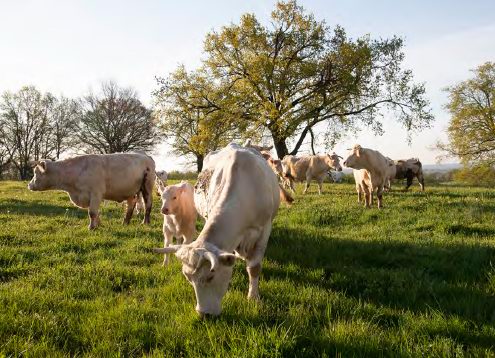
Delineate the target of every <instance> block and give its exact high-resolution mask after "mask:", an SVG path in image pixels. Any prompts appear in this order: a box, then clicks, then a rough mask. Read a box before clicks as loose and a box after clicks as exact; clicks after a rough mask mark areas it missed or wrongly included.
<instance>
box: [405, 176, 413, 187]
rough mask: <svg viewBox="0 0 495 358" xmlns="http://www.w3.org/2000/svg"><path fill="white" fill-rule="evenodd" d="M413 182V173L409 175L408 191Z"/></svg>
mask: <svg viewBox="0 0 495 358" xmlns="http://www.w3.org/2000/svg"><path fill="white" fill-rule="evenodd" d="M412 182H413V176H412V175H408V176H407V184H406V191H408V190H409V187H410V186H411V185H412Z"/></svg>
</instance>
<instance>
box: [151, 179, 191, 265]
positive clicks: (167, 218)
mask: <svg viewBox="0 0 495 358" xmlns="http://www.w3.org/2000/svg"><path fill="white" fill-rule="evenodd" d="M158 191H159V193H160V196H161V199H162V208H161V212H162V214H163V247H168V246H169V244H171V243H172V239H173V238H174V237H175V239H176V240H177V243H178V244H190V243H191V242H193V240H194V236H195V235H196V218H197V217H198V213H197V211H196V208H195V206H194V188H193V186H192V185H191V184H189V183H188V182H185V181H182V182H181V183H180V184H175V185H169V186H167V187H166V186H164V185H163V184H162V183H161V182H160V183H159V184H158ZM169 256H170V254H165V255H164V258H163V265H167V264H168V262H169Z"/></svg>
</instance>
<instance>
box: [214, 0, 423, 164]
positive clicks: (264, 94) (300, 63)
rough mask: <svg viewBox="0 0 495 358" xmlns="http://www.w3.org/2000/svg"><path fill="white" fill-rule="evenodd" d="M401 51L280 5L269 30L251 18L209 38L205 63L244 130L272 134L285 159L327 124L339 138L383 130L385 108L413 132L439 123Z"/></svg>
mask: <svg viewBox="0 0 495 358" xmlns="http://www.w3.org/2000/svg"><path fill="white" fill-rule="evenodd" d="M402 48H403V41H402V40H401V39H400V38H396V37H393V38H391V39H385V40H381V39H380V40H375V39H371V38H370V37H369V36H363V37H360V38H357V39H351V38H349V37H348V36H347V35H346V33H345V31H344V29H343V28H341V27H336V28H334V29H333V31H331V30H330V28H329V27H328V26H327V25H326V24H325V22H323V21H317V20H315V18H314V16H313V15H312V14H308V13H307V12H305V10H304V9H303V8H302V7H301V6H299V5H298V4H297V3H296V1H288V2H279V3H277V5H276V8H275V10H274V11H273V12H272V15H271V22H270V24H269V25H268V26H264V25H262V24H261V23H260V22H259V21H258V19H257V18H256V17H255V16H254V15H252V14H246V15H243V16H242V17H241V20H240V23H239V24H231V25H228V26H225V27H223V28H222V29H221V31H219V32H215V31H214V32H211V33H210V34H208V35H207V37H206V41H205V51H206V61H205V64H206V66H208V67H209V69H210V71H211V72H212V74H213V75H214V77H215V78H213V79H211V80H212V81H215V80H221V81H223V82H224V83H225V84H226V88H228V90H227V92H226V95H228V96H229V97H230V99H231V102H230V103H231V107H230V108H229V111H227V112H234V113H240V114H241V115H240V116H239V121H240V122H242V125H243V126H244V127H245V128H259V129H261V128H263V129H266V130H268V131H269V132H270V133H271V136H272V138H273V142H274V145H275V148H276V150H277V154H278V156H279V157H283V156H284V155H286V154H289V153H290V154H296V153H297V152H298V150H299V149H300V146H301V145H302V143H303V141H304V139H305V138H306V136H307V135H308V134H311V130H312V128H313V127H315V126H316V125H318V124H320V123H326V124H327V128H329V133H334V134H335V133H338V132H339V131H340V130H348V129H355V128H358V127H360V126H362V125H367V126H371V127H372V128H373V129H374V130H375V131H377V132H380V131H381V123H380V121H379V118H378V117H379V116H378V115H379V114H380V113H381V112H380V111H379V110H381V109H385V110H388V111H393V113H394V114H395V115H396V119H397V121H398V122H400V123H401V124H403V125H404V126H405V128H407V130H408V131H411V130H417V129H421V128H423V127H425V126H427V125H428V124H429V123H430V121H431V120H432V118H433V117H432V115H431V113H430V109H429V103H428V101H427V100H426V99H425V88H424V86H423V85H422V84H415V83H413V81H412V74H411V71H409V70H404V69H402V61H403V58H404V54H403V52H402ZM233 106H235V107H236V108H233ZM292 141H293V142H294V146H293V147H292V148H291V149H289V148H288V146H289V144H290V143H291V142H292Z"/></svg>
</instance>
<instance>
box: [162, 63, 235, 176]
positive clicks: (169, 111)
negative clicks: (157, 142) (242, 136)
mask: <svg viewBox="0 0 495 358" xmlns="http://www.w3.org/2000/svg"><path fill="white" fill-rule="evenodd" d="M158 84H159V87H158V89H157V90H156V91H155V92H154V98H155V109H156V114H157V116H158V117H159V118H160V125H161V129H162V131H163V132H164V134H165V136H166V137H167V138H169V140H170V145H171V146H172V148H173V153H174V154H176V155H180V156H186V157H193V158H194V161H195V162H196V168H197V170H198V172H200V171H201V170H202V168H203V159H204V157H205V156H206V154H208V153H209V152H210V151H213V150H217V149H219V148H221V147H223V146H225V145H226V144H227V143H229V142H230V141H231V140H233V139H234V138H236V133H237V129H238V128H237V126H236V125H234V123H233V119H234V118H235V114H230V115H226V112H225V110H223V108H224V107H229V106H228V105H227V104H226V99H225V98H226V95H225V89H224V88H222V85H221V84H220V83H219V82H218V81H215V80H212V78H211V75H210V74H208V73H207V72H206V71H205V69H204V68H203V69H199V70H197V71H194V72H187V71H186V69H185V68H184V67H183V66H180V67H179V68H178V69H177V70H176V71H175V72H173V73H172V74H170V76H169V77H167V78H158Z"/></svg>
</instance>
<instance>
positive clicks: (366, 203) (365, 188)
mask: <svg viewBox="0 0 495 358" xmlns="http://www.w3.org/2000/svg"><path fill="white" fill-rule="evenodd" d="M362 187H363V191H364V206H365V207H367V208H370V204H371V202H372V200H373V197H372V191H371V190H370V188H369V187H368V186H367V185H366V184H363V185H362Z"/></svg>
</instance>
